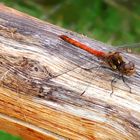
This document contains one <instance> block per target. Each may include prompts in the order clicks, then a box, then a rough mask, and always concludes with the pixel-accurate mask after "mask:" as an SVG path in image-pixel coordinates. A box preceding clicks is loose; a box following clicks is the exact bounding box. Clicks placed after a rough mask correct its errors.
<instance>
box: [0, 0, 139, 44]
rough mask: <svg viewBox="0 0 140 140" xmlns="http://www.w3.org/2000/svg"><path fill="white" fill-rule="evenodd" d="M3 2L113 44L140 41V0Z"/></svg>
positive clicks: (5, 0)
mask: <svg viewBox="0 0 140 140" xmlns="http://www.w3.org/2000/svg"><path fill="white" fill-rule="evenodd" d="M0 2H3V3H5V4H6V5H8V6H10V7H13V8H15V9H18V10H20V11H23V12H26V13H28V14H30V15H32V16H35V17H37V18H40V19H43V20H46V21H48V22H51V23H53V24H56V25H59V26H62V27H64V28H67V29H70V30H73V31H76V32H79V33H82V34H84V35H87V36H89V37H91V38H94V39H97V40H100V41H102V42H106V43H110V44H114V45H119V44H129V43H134V42H139V36H140V28H139V26H140V18H139V14H140V10H139V9H140V5H139V4H140V2H139V1H138V0H134V1H133V2H132V1H131V3H130V4H129V0H128V1H127V2H125V1H124V0H122V1H121V0H118V1H117V2H116V1H115V0H88V1H86V0H47V1H46V0H15V1H14V2H13V0H0ZM114 3H115V4H114ZM119 4H120V5H119ZM116 5H117V6H116ZM132 8H133V9H132ZM129 9H130V11H129ZM131 13H132V14H131ZM136 15H137V16H136Z"/></svg>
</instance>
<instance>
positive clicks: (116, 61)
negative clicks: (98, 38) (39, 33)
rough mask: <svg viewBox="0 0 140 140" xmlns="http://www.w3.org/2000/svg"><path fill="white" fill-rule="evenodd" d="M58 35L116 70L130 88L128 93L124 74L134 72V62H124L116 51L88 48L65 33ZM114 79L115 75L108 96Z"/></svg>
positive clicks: (129, 74) (132, 73)
mask: <svg viewBox="0 0 140 140" xmlns="http://www.w3.org/2000/svg"><path fill="white" fill-rule="evenodd" d="M59 37H60V38H61V39H62V40H64V41H65V42H67V43H70V44H72V45H74V46H76V47H78V48H81V49H82V50H85V51H87V52H88V53H90V54H92V55H94V56H96V57H97V58H98V59H100V60H101V61H102V62H103V63H104V64H106V65H107V66H108V67H109V68H110V69H111V70H112V71H115V72H118V73H119V75H120V76H121V78H122V80H123V82H124V83H125V85H126V86H127V87H128V88H129V89H130V93H131V87H130V86H129V85H128V84H127V83H126V82H125V79H124V76H125V75H126V76H131V75H134V74H135V73H136V68H135V64H134V63H133V62H132V61H128V62H126V60H125V59H124V57H123V56H122V54H121V53H120V52H118V51H110V52H104V51H99V50H96V49H93V48H90V47H89V46H87V45H85V44H83V43H81V42H78V41H76V40H74V39H72V38H70V37H68V36H66V35H59ZM115 79H116V77H115V78H114V79H113V80H112V81H111V87H112V92H111V94H110V96H111V95H112V94H113V82H114V81H115ZM83 94H84V93H82V94H81V95H83Z"/></svg>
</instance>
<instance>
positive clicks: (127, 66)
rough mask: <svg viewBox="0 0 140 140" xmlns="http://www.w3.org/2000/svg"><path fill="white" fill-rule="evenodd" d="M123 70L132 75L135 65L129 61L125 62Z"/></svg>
mask: <svg viewBox="0 0 140 140" xmlns="http://www.w3.org/2000/svg"><path fill="white" fill-rule="evenodd" d="M125 71H126V75H132V74H133V73H135V65H134V63H133V62H131V61H130V62H129V63H127V64H125Z"/></svg>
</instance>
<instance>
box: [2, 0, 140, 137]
mask: <svg viewBox="0 0 140 140" xmlns="http://www.w3.org/2000/svg"><path fill="white" fill-rule="evenodd" d="M0 2H1V3H4V4H5V5H7V6H9V7H13V8H15V9H17V10H19V11H22V12H25V13H28V14H30V15H32V16H35V17H37V18H40V19H42V20H45V21H48V22H51V23H53V24H56V25H59V26H61V27H64V28H67V29H70V30H73V31H76V32H79V33H82V34H84V35H87V36H89V37H91V38H94V39H97V40H100V41H102V42H106V43H110V44H113V45H119V44H129V43H136V42H137V43H138V42H139V37H140V28H139V27H140V1H139V0H133V1H132V0H0ZM3 135H5V133H4V132H0V140H9V139H13V140H16V139H17V138H15V139H14V137H12V136H11V138H9V137H10V135H5V138H4V136H3Z"/></svg>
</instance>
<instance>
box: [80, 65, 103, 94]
mask: <svg viewBox="0 0 140 140" xmlns="http://www.w3.org/2000/svg"><path fill="white" fill-rule="evenodd" d="M92 68H96V69H97V71H98V70H99V69H100V68H101V66H100V65H99V66H97V67H92ZM97 71H96V72H97ZM96 72H95V73H96ZM93 79H94V76H92V77H91V81H92V80H93ZM88 87H89V84H88V85H87V86H86V88H85V89H84V91H83V92H82V93H81V94H80V96H82V95H83V94H84V93H85V92H86V90H87V89H88Z"/></svg>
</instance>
